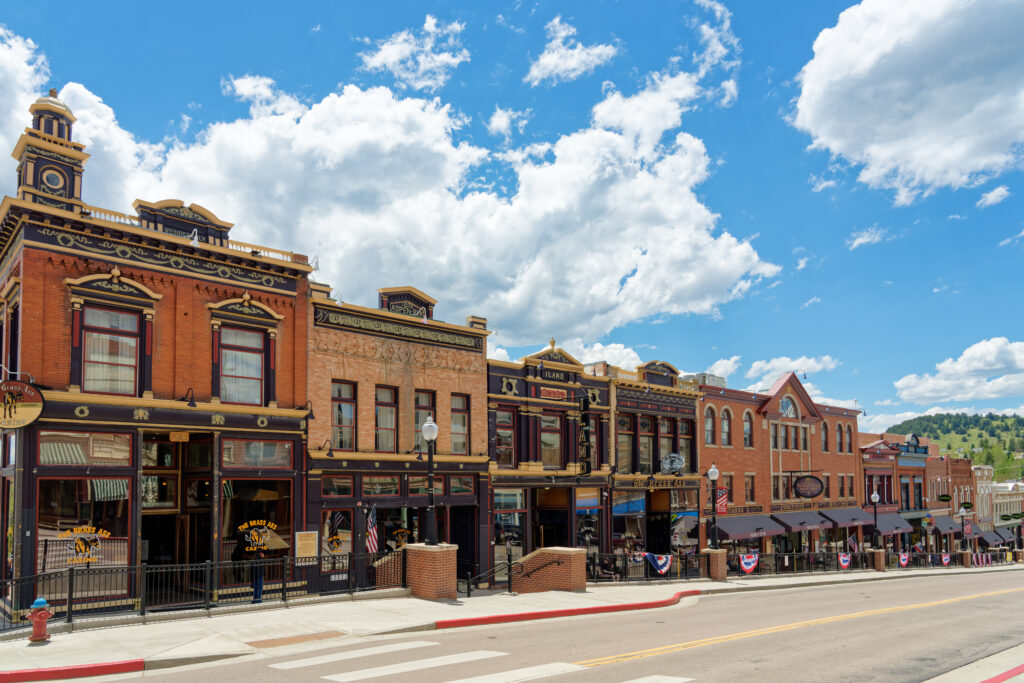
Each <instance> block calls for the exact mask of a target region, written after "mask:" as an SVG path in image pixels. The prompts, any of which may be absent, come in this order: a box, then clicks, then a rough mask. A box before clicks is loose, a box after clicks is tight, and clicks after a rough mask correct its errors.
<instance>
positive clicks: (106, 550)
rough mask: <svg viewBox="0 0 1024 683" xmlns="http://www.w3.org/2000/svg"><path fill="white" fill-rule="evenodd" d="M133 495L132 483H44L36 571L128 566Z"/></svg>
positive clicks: (93, 480)
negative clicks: (78, 567)
mask: <svg viewBox="0 0 1024 683" xmlns="http://www.w3.org/2000/svg"><path fill="white" fill-rule="evenodd" d="M128 491H129V488H128V479H105V478H69V479H40V480H39V505H38V514H39V526H38V531H37V534H36V538H37V541H38V544H37V553H36V571H37V572H39V573H44V572H50V571H62V570H64V569H67V568H68V567H69V566H71V565H75V566H82V567H84V566H101V567H103V566H124V565H127V564H128V560H129V544H128V531H129V516H130V513H131V505H130V504H129V497H128Z"/></svg>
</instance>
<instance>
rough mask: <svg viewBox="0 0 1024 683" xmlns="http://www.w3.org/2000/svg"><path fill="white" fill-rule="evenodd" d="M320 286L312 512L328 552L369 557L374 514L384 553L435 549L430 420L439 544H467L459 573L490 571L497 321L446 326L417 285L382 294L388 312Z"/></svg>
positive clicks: (313, 370) (314, 315)
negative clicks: (430, 523) (410, 546)
mask: <svg viewBox="0 0 1024 683" xmlns="http://www.w3.org/2000/svg"><path fill="white" fill-rule="evenodd" d="M311 287H312V296H313V299H312V311H311V317H310V320H309V389H308V392H309V393H308V395H309V399H310V401H311V402H312V407H313V410H314V414H315V415H316V419H315V420H312V421H311V422H310V426H309V447H310V449H309V459H308V503H307V508H306V513H307V516H308V521H307V527H308V528H309V529H318V530H319V542H320V552H321V553H322V554H324V555H331V554H341V553H348V552H360V553H361V552H366V551H367V545H366V525H367V517H368V515H369V513H370V511H371V510H372V509H373V507H374V506H376V508H377V513H376V514H377V524H378V527H377V528H378V539H379V540H378V550H384V549H385V548H392V549H393V548H396V547H399V546H401V545H403V544H404V543H405V542H407V541H411V542H417V541H423V540H424V538H425V537H424V530H425V524H424V519H425V514H426V508H427V504H428V493H429V483H428V478H429V477H428V470H427V461H428V458H427V444H426V442H425V441H424V439H423V438H422V432H421V428H422V425H423V423H424V422H425V421H426V419H427V417H428V416H429V417H430V418H432V419H433V420H434V421H435V422H436V424H437V425H438V427H439V430H438V437H437V440H436V443H435V453H436V456H435V458H434V463H435V479H434V484H433V485H434V495H435V509H436V510H437V524H438V530H439V538H440V540H441V541H442V542H445V541H448V542H451V543H456V544H458V546H459V549H458V558H457V564H458V570H459V576H464V575H465V573H466V572H467V571H473V570H475V569H476V568H477V567H479V566H480V565H481V564H486V563H487V562H488V561H489V560H488V559H484V558H487V556H488V555H489V548H490V546H489V545H488V544H487V543H486V539H487V528H488V526H487V525H488V517H487V515H486V513H485V511H486V510H487V504H488V495H489V493H488V488H487V477H486V473H487V466H488V451H487V433H488V432H487V374H486V373H487V361H486V358H487V336H488V334H489V332H488V331H487V321H486V320H485V319H483V318H477V317H470V318H468V319H467V321H466V324H465V325H456V324H451V323H446V322H443V321H441V320H438V319H436V318H434V306H435V304H436V303H437V302H436V301H435V300H434V299H433V298H431V297H429V296H427V295H426V294H424V293H423V292H421V291H419V290H418V289H416V288H414V287H393V288H386V289H381V290H379V294H378V307H377V308H369V307H364V306H358V305H355V304H351V303H348V302H344V303H342V302H339V301H335V300H334V299H332V298H331V296H330V287H329V286H327V285H324V284H319V283H313V284H312V285H311ZM371 550H372V548H371Z"/></svg>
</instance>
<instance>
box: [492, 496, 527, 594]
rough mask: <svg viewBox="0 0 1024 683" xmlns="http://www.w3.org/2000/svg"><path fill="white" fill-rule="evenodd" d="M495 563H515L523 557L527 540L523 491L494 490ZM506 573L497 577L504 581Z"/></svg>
mask: <svg viewBox="0 0 1024 683" xmlns="http://www.w3.org/2000/svg"><path fill="white" fill-rule="evenodd" d="M494 510H495V512H494V562H495V565H496V566H498V565H500V564H501V563H503V562H514V561H516V560H518V559H519V558H521V557H522V556H523V543H524V542H525V540H526V528H525V526H524V523H525V520H526V492H525V491H524V490H523V489H494ZM506 577H507V573H506V571H504V570H503V571H501V572H500V574H499V576H497V577H495V578H497V579H499V580H502V581H504V580H505V578H506Z"/></svg>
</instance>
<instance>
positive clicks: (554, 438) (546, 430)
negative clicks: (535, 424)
mask: <svg viewBox="0 0 1024 683" xmlns="http://www.w3.org/2000/svg"><path fill="white" fill-rule="evenodd" d="M540 459H541V462H542V463H544V467H554V468H560V467H561V466H562V418H561V417H559V416H557V415H541V416H540Z"/></svg>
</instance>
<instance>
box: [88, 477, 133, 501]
mask: <svg viewBox="0 0 1024 683" xmlns="http://www.w3.org/2000/svg"><path fill="white" fill-rule="evenodd" d="M89 493H90V499H91V500H92V501H93V502H96V503H99V502H102V501H106V500H128V480H127V479H90V480H89Z"/></svg>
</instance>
